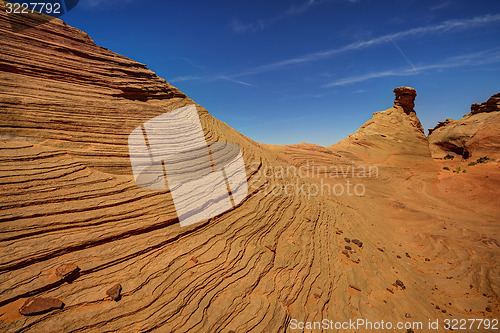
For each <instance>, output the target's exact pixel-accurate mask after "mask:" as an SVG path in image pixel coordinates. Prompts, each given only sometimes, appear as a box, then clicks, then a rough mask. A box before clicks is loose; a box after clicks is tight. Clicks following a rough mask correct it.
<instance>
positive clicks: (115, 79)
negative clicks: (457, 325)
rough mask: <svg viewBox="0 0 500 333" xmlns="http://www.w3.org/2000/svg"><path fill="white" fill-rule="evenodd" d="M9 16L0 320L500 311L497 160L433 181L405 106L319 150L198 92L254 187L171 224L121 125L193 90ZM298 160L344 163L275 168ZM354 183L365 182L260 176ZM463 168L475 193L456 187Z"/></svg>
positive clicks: (56, 30) (31, 324)
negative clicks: (215, 108) (255, 135)
mask: <svg viewBox="0 0 500 333" xmlns="http://www.w3.org/2000/svg"><path fill="white" fill-rule="evenodd" d="M10 19H12V20H14V22H15V23H16V24H17V25H26V24H28V25H29V23H30V22H31V25H32V26H34V25H33V23H36V20H37V19H38V18H37V17H28V18H26V17H25V18H22V17H13V18H10ZM12 20H9V18H8V17H6V14H5V10H4V2H3V1H0V34H1V38H0V90H1V95H0V113H1V117H0V133H1V138H0V161H1V163H0V191H1V193H2V196H1V198H0V243H1V251H0V330H1V331H6V332H72V331H80V332H97V331H99V332H102V331H120V332H137V331H140V332H142V331H157V332H231V331H234V332H284V331H289V324H290V321H291V319H297V320H299V321H320V320H322V319H324V318H330V319H332V320H335V321H348V320H349V319H352V318H373V320H374V321H375V320H384V321H386V322H387V321H391V322H394V323H395V322H398V321H404V320H407V318H408V315H409V316H411V319H412V320H413V321H422V322H427V321H428V320H429V319H431V320H436V319H440V320H442V319H444V318H485V317H488V318H494V317H498V305H499V300H498V296H497V295H498V294H499V293H500V286H499V281H498V276H500V272H499V268H498V265H496V261H495V258H496V257H498V255H499V246H498V244H499V239H498V224H497V223H498V211H495V210H494V208H495V207H499V206H500V204H499V202H498V196H495V195H494V194H496V193H497V192H495V191H497V188H498V186H495V185H496V184H497V183H494V181H496V180H497V179H498V178H500V176H499V175H496V174H495V171H494V170H492V172H490V173H489V178H488V179H487V181H488V182H486V179H485V178H484V176H483V175H482V174H481V173H480V169H476V170H477V174H475V173H474V172H472V171H471V173H468V174H463V175H460V177H461V178H460V183H455V180H456V178H450V179H448V180H446V179H445V181H442V174H441V173H439V170H438V169H440V168H438V167H437V166H436V165H433V164H432V163H433V162H432V159H430V155H429V152H428V147H427V144H426V139H425V137H424V136H423V133H422V132H421V130H420V129H419V128H418V126H416V124H415V123H414V121H412V118H411V115H409V114H407V113H406V112H405V109H404V107H405V106H404V105H397V106H395V107H393V108H391V109H389V110H386V111H382V112H379V113H377V114H376V115H374V117H373V119H372V120H371V121H370V122H368V123H367V124H365V125H364V126H363V128H361V129H360V130H359V131H358V132H356V133H355V135H354V138H352V139H346V140H348V141H346V142H344V143H343V146H342V149H333V148H332V149H327V148H324V147H319V146H315V145H306V144H304V145H298V146H285V147H276V146H268V145H264V144H259V143H256V142H254V141H252V140H251V139H249V138H247V137H245V136H243V135H241V134H240V133H238V132H237V131H235V130H234V129H232V128H231V127H230V126H228V125H227V124H225V123H222V122H220V121H218V120H217V119H215V118H213V117H212V116H211V115H210V114H209V113H208V112H207V110H205V109H204V108H202V107H201V106H199V105H197V104H196V108H197V110H198V114H199V117H200V120H201V123H202V127H203V132H204V135H205V138H206V140H207V141H208V142H218V141H227V142H233V143H236V144H238V146H239V147H240V148H241V150H242V152H243V157H244V160H245V166H246V171H247V179H248V184H249V188H250V195H249V196H248V197H247V198H246V199H245V200H244V201H243V202H242V203H241V204H239V205H238V206H237V207H236V208H235V209H233V210H231V211H228V212H226V213H223V214H220V215H218V216H215V217H213V218H210V219H209V220H206V221H203V222H200V223H198V224H195V225H192V226H189V227H186V228H181V227H180V226H179V223H178V217H177V214H176V210H175V206H174V204H173V201H172V199H171V196H170V192H169V190H162V191H153V190H146V189H143V188H140V187H138V186H137V185H136V183H135V182H134V178H133V175H132V170H131V167H130V160H129V155H128V149H127V137H128V135H129V134H130V132H131V131H132V130H133V129H135V128H136V127H138V126H140V125H141V124H143V123H144V122H145V121H147V120H149V119H151V118H153V117H156V116H158V115H160V114H163V113H165V112H169V111H171V110H174V109H177V108H180V107H183V106H186V105H191V104H194V102H193V101H192V100H191V99H189V98H188V97H186V96H185V95H184V94H183V93H182V92H180V91H179V90H178V89H176V88H175V87H173V86H171V85H170V84H168V83H167V82H165V81H164V80H163V79H161V78H159V77H158V76H156V75H155V74H154V73H153V72H152V71H150V70H148V69H147V68H146V67H145V65H143V64H139V63H137V62H135V61H133V60H130V59H128V58H126V57H124V56H121V55H117V54H115V53H112V52H111V51H108V50H106V49H104V48H102V47H99V46H97V45H95V44H94V43H93V42H92V40H91V39H90V38H89V37H88V36H87V35H86V34H85V33H83V32H81V31H79V30H77V29H75V28H72V27H70V26H67V25H66V24H64V23H63V22H62V21H60V20H57V19H54V20H51V21H49V22H46V23H43V24H41V25H38V26H36V27H29V26H28V27H27V28H26V29H13V28H12V25H11V21H12ZM355 138H357V140H355ZM348 144H349V145H348ZM360 163H364V164H371V165H376V166H378V167H379V168H380V173H379V174H376V175H373V177H367V178H363V179H359V178H357V174H356V175H353V174H352V173H351V172H350V170H351V169H347V168H352V167H353V166H358V164H360ZM429 163H431V164H429ZM304 165H309V166H319V167H321V166H324V167H331V166H338V168H339V169H340V168H343V169H342V170H343V173H342V172H341V173H340V175H339V174H337V176H338V177H337V178H335V177H331V172H330V173H325V172H321V173H313V174H311V176H310V177H304V176H303V175H302V174H300V173H299V174H294V173H293V172H292V173H290V174H288V175H286V174H285V175H283V174H280V170H287V169H288V170H292V171H293V170H294V169H293V168H294V167H300V166H304ZM485 167H488V166H485ZM321 170H323V169H321ZM327 170H330V169H327ZM446 175H447V176H448V174H446ZM450 177H451V176H450ZM468 177H469V178H468ZM476 179H481V181H482V183H478V181H477V180H476ZM346 181H350V182H351V183H355V184H358V183H359V184H363V185H364V186H366V195H364V196H360V197H356V196H352V195H351V196H349V195H348V194H345V195H340V196H337V195H333V194H326V193H325V194H318V195H311V194H312V193H305V194H303V193H300V192H299V193H296V192H295V191H294V192H293V193H292V194H285V193H278V192H277V191H274V192H273V191H270V190H272V189H275V188H281V189H283V188H284V187H286V186H290V185H292V186H295V184H297V186H299V189H304V188H306V189H307V188H308V187H309V188H311V187H312V186H313V185H319V186H324V185H325V184H326V185H329V186H334V185H336V184H341V185H343V184H345V183H346ZM456 184H459V186H458V185H457V186H456ZM464 184H470V186H469V187H470V189H471V192H469V191H468V192H467V193H472V194H470V197H472V196H473V195H475V194H476V193H480V194H481V195H482V196H480V197H477V196H476V197H475V199H474V200H468V201H467V202H461V201H460V198H462V197H464V195H462V196H460V198H459V200H455V199H453V198H454V197H453V194H454V193H461V192H460V191H462V189H463V187H464ZM477 184H480V185H481V188H480V190H481V191H480V192H474V191H473V190H474V187H473V185H474V186H476V185H477ZM276 186H278V187H276ZM279 186H280V187H279ZM456 188H457V189H456ZM462 192H463V191H462ZM307 194H309V195H307ZM450 196H451V199H450ZM488 200H489V201H488ZM495 200H496V201H495ZM490 206H491V207H493V208H490ZM351 240H352V241H351ZM355 241H356V242H355ZM483 295H484V296H483ZM486 309H490V310H491V311H492V312H489V311H488V310H486ZM47 311H48V312H47Z"/></svg>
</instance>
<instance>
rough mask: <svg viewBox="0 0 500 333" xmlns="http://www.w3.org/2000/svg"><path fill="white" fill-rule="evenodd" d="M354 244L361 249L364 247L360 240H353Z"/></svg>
mask: <svg viewBox="0 0 500 333" xmlns="http://www.w3.org/2000/svg"><path fill="white" fill-rule="evenodd" d="M352 242H353V243H354V244H356V245H357V246H359V247H363V242H362V241H360V240H359V239H353V240H352Z"/></svg>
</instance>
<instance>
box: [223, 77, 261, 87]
mask: <svg viewBox="0 0 500 333" xmlns="http://www.w3.org/2000/svg"><path fill="white" fill-rule="evenodd" d="M215 79H220V80H226V81H229V82H234V83H238V84H241V85H244V86H247V87H255V86H254V85H253V84H251V83H248V82H244V81H240V80H236V79H231V78H229V77H227V76H218V77H216V78H215Z"/></svg>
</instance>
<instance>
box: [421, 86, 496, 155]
mask: <svg viewBox="0 0 500 333" xmlns="http://www.w3.org/2000/svg"><path fill="white" fill-rule="evenodd" d="M499 103H500V94H495V95H493V96H492V97H491V98H490V99H488V101H487V102H485V103H481V104H472V106H471V112H470V113H468V114H466V115H465V116H463V118H461V119H459V120H456V121H455V120H452V119H447V120H446V121H445V122H439V124H438V125H437V126H436V127H434V128H433V129H429V146H430V149H431V153H432V156H433V157H434V158H441V157H443V156H445V155H447V154H454V155H458V156H461V157H462V158H465V159H467V158H471V157H472V158H479V157H484V156H488V157H490V158H500V109H499V108H500V104H499Z"/></svg>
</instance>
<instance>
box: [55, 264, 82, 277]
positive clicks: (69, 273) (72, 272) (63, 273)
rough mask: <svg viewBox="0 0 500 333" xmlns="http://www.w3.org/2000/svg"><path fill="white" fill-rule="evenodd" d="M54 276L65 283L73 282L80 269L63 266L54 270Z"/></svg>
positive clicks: (73, 265) (68, 265) (75, 266)
mask: <svg viewBox="0 0 500 333" xmlns="http://www.w3.org/2000/svg"><path fill="white" fill-rule="evenodd" d="M56 275H57V276H58V277H59V278H61V280H65V281H73V280H75V279H76V278H77V277H78V276H79V275H80V268H79V267H78V266H77V265H75V264H63V265H61V266H59V267H57V269H56Z"/></svg>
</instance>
